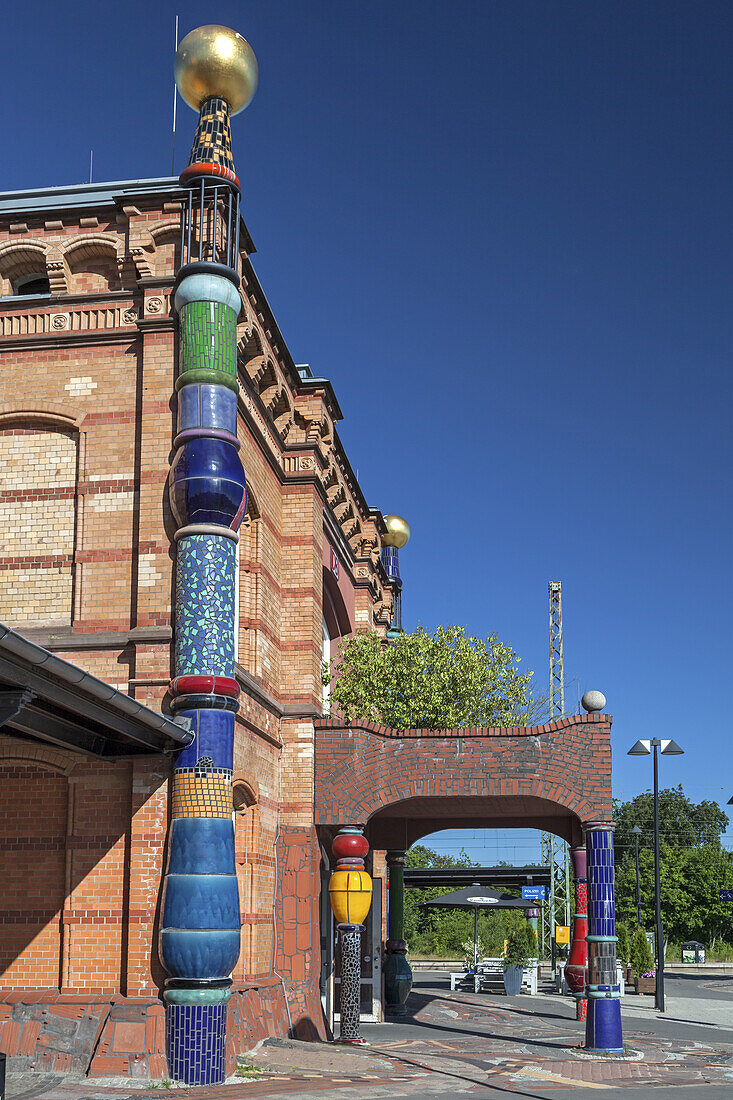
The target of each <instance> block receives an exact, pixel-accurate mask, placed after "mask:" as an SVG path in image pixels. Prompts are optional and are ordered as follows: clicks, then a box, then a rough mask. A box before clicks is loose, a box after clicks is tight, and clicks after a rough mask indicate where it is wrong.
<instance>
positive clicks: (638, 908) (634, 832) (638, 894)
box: [631, 825, 641, 928]
mask: <svg viewBox="0 0 733 1100" xmlns="http://www.w3.org/2000/svg"><path fill="white" fill-rule="evenodd" d="M631 835H632V836H633V838H634V848H635V849H636V852H635V855H636V923H637V924H638V926H639V928H641V880H640V878H639V837H640V836H641V829H640V828H639V826H638V825H634V828H633V829H632V830H631Z"/></svg>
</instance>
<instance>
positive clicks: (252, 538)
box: [234, 485, 261, 676]
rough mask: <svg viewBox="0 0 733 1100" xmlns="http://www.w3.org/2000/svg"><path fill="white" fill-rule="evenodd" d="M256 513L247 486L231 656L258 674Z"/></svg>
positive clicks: (239, 546) (254, 673)
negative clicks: (232, 654)
mask: <svg viewBox="0 0 733 1100" xmlns="http://www.w3.org/2000/svg"><path fill="white" fill-rule="evenodd" d="M260 536H261V532H260V513H259V508H258V507H257V499H256V497H255V496H254V494H253V492H252V490H251V488H250V487H249V485H248V486H247V511H246V513H245V516H244V519H243V520H242V526H241V527H240V528H239V544H238V546H237V575H238V577H239V584H238V585H237V591H236V595H235V607H234V614H235V626H234V656H235V660H236V661H237V662H238V663H239V664H240V665H241V666H242V668H244V669H246V670H247V672H251V673H252V675H253V676H261V669H260V668H259V666H258V652H257V641H258V639H257V634H258V630H257V623H258V618H259V612H258V606H259V573H258V572H257V569H256V568H255V567H256V566H257V563H258V562H259V560H260Z"/></svg>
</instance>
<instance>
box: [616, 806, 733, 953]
mask: <svg viewBox="0 0 733 1100" xmlns="http://www.w3.org/2000/svg"><path fill="white" fill-rule="evenodd" d="M652 815H653V800H652V796H651V795H650V794H648V793H645V794H640V795H637V796H636V798H633V799H631V800H630V801H628V802H617V803H616V804H615V818H616V835H615V838H614V847H615V849H616V861H617V862H616V908H617V914H618V918H619V920H621V921H629V922H630V923H633V924H635V923H636V866H635V860H634V845H633V837H632V835H631V831H630V830H631V828H632V827H633V826H634V825H639V827H640V828H641V830H642V835H641V838H640V845H639V879H640V882H641V910H642V921H643V924H644V927H645V928H653V927H654V923H655V905H654V851H653V843H654V840H653V838H654V831H653V817H652ZM659 818H660V828H659V832H660V837H661V844H660V880H661V882H660V886H661V902H662V918H663V923H664V930H665V935H666V937H667V938H668V939H669V940H674V941H677V942H679V941H682V940H687V939H697V940H700V941H701V942H702V943H710V942H711V941H712V940H713V939H728V940H730V939H731V937H732V936H733V917H732V916H731V912H730V904H729V903H728V902H722V901H721V900H720V897H719V893H720V891H721V890H724V889H728V890H730V889H733V854H732V853H731V852H729V851H726V850H725V849H724V848H723V847H722V844H721V835H722V833H723V832H724V831H725V829H726V827H727V825H728V818H727V816H726V814H725V813H724V812H723V811H722V810H721V809H720V807H719V806H718V805H717V803H715V802H710V801H703V802H693V801H691V800H690V799H689V798H687V796H686V795H685V793H684V791H683V789H682V787H681V786H680V787H676V788H671V789H668V790H663V791H660V792H659Z"/></svg>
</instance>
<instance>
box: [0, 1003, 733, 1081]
mask: <svg viewBox="0 0 733 1100" xmlns="http://www.w3.org/2000/svg"><path fill="white" fill-rule="evenodd" d="M624 1027H625V1036H626V1040H627V1043H628V1046H629V1047H630V1048H631V1049H632V1050H633V1051H636V1052H638V1053H639V1055H640V1057H639V1058H638V1060H623V1061H622V1060H612V1059H599V1060H595V1059H588V1058H582V1057H579V1056H578V1053H577V1052H578V1051H579V1050H580V1048H581V1046H582V1040H583V1025H581V1024H578V1023H576V1021H575V1020H574V1019H573V1018H572V1006H571V1005H569V1004H568V1002H567V1001H562V1000H561V999H560V998H554V997H541V998H537V999H536V1000H530V999H529V998H528V997H521V998H506V997H503V998H489V997H486V996H485V995H483V994H479V995H474V994H468V993H448V992H446V991H445V990H443V989H440V988H435V989H429V988H425V987H424V986H423V987H421V988H420V989H419V991H418V992H413V994H412V995H411V997H410V1002H409V1013H408V1015H407V1016H406V1017H404V1019H403V1020H402V1021H400V1022H398V1023H391V1024H373V1025H364V1027H363V1032H364V1035H365V1037H366V1038H368V1039H369V1042H370V1046H369V1047H368V1048H361V1049H358V1050H352V1049H350V1048H343V1047H334V1046H332V1045H328V1046H327V1045H323V1046H320V1047H319V1046H314V1044H299V1043H296V1042H289V1043H284V1044H282V1045H281V1046H278V1045H270V1044H265V1045H264V1046H262V1047H261V1048H260V1049H259V1050H258V1051H257V1052H256V1053H254V1054H252V1055H251V1056H249V1057H248V1058H247V1062H248V1063H249V1064H252V1065H254V1066H256V1067H257V1070H256V1071H255V1076H254V1077H252V1078H248V1079H230V1081H229V1082H228V1083H227V1084H225V1085H221V1086H217V1087H214V1088H212V1087H209V1088H192V1089H186V1090H185V1092H186V1095H187V1097H190V1098H191V1100H240V1098H244V1097H251V1098H254V1097H269V1098H270V1100H279V1098H281V1097H282V1098H283V1100H285V1098H287V1097H291V1096H293V1095H294V1094H299V1095H300V1096H301V1097H303V1098H304V1100H305V1098H311V1097H312V1098H317V1097H323V1096H324V1095H327V1096H328V1098H329V1100H377V1098H379V1097H392V1098H394V1097H398V1096H399V1097H406V1098H410V1097H412V1098H414V1100H418V1098H419V1097H436V1098H437V1097H438V1096H440V1097H441V1098H442V1097H448V1096H454V1095H457V1094H466V1095H467V1096H469V1097H470V1096H472V1095H476V1096H477V1097H481V1096H485V1097H490V1096H491V1097H500V1096H503V1097H506V1098H507V1100H511V1097H517V1098H518V1100H519V1098H521V1100H528V1098H530V1100H561V1097H563V1096H565V1097H568V1098H572V1100H586V1098H590V1097H592V1096H595V1093H596V1092H597V1091H599V1090H600V1091H608V1090H614V1089H615V1090H623V1092H624V1093H625V1094H626V1096H627V1100H635V1098H636V1097H637V1096H643V1095H645V1092H646V1090H648V1089H650V1088H656V1089H668V1088H673V1087H682V1086H688V1087H690V1088H692V1089H694V1095H695V1096H696V1097H699V1100H707V1098H708V1097H709V1098H710V1100H712V1098H713V1097H715V1098H717V1097H721V1098H723V1097H733V1014H732V1019H731V1028H732V1030H731V1031H723V1032H722V1033H721V1035H720V1038H718V1036H716V1035H715V1032H714V1031H713V1030H712V1029H711V1031H710V1032H709V1033H708V1031H707V1030H703V1031H701V1030H700V1028H699V1027H698V1028H688V1029H686V1034H685V1037H684V1038H681V1037H679V1031H680V1029H679V1028H677V1029H676V1030H675V1034H674V1036H673V1037H670V1035H669V1034H667V1035H666V1036H665V1034H664V1032H665V1030H666V1031H667V1032H668V1033H669V1031H670V1030H673V1029H670V1028H669V1027H665V1026H664V1025H658V1024H656V1023H655V1022H654V1021H647V1020H638V1019H630V1018H626V1019H625V1022H624ZM726 1039H727V1040H728V1041H724V1040H726ZM319 1051H321V1052H322V1057H323V1069H322V1070H320V1069H319V1068H318V1058H319V1054H318V1052H319ZM337 1051H338V1067H339V1068H338V1072H336V1071H335V1070H334V1065H335V1063H334V1055H335V1054H336V1052H337ZM299 1063H300V1064H299ZM110 1086H112V1082H110ZM563 1090H565V1091H564V1092H563ZM637 1090H638V1091H637ZM165 1091H166V1090H165V1089H164V1088H163V1089H161V1088H160V1087H158V1088H156V1089H139V1088H136V1089H134V1090H133V1089H132V1088H131V1086H130V1084H128V1083H126V1082H122V1081H120V1080H119V1079H118V1080H117V1081H115V1082H114V1085H113V1086H112V1087H106V1088H105V1087H100V1084H98V1083H97V1082H92V1081H91V1080H89V1079H87V1080H84V1081H78V1080H77V1081H71V1080H69V1079H68V1078H66V1079H63V1080H60V1079H57V1080H53V1081H52V1080H48V1079H46V1080H38V1079H37V1080H35V1081H32V1080H30V1079H29V1078H27V1077H26V1078H24V1079H23V1080H21V1079H17V1080H11V1082H10V1088H9V1090H8V1100H36V1098H43V1100H128V1098H129V1100H160V1097H161V1093H162V1092H163V1093H165ZM172 1091H176V1092H177V1091H178V1090H177V1089H176V1090H172ZM687 1095H688V1094H687V1093H683V1094H680V1097H679V1100H682V1097H683V1096H687ZM619 1100H623V1096H620V1097H619Z"/></svg>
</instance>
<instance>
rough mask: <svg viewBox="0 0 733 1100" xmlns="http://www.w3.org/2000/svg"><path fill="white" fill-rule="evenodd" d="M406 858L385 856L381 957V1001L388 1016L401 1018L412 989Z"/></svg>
mask: <svg viewBox="0 0 733 1100" xmlns="http://www.w3.org/2000/svg"><path fill="white" fill-rule="evenodd" d="M405 857H406V853H405V852H404V851H393V852H387V867H388V868H389V890H388V894H387V897H388V905H389V909H388V913H387V936H388V939H387V943H386V944H385V957H384V968H383V971H382V973H383V976H384V1000H385V1006H384V1007H385V1012H386V1013H387V1015H388V1016H403V1015H404V1013H405V1001H406V1000H407V997H408V995H409V993H410V990H411V989H412V969H411V967H410V964H409V963H408V961H407V958H406V956H407V944H406V943H405V939H404V935H405Z"/></svg>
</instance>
